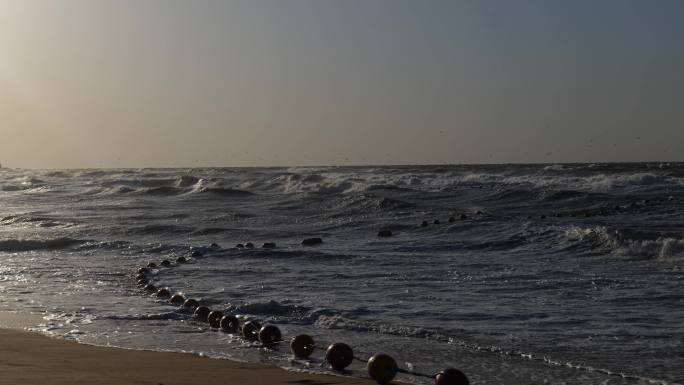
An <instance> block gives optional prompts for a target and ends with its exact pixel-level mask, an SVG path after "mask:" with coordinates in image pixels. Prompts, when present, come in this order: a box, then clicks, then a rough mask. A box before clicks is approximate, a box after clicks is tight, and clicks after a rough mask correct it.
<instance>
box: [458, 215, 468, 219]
mask: <svg viewBox="0 0 684 385" xmlns="http://www.w3.org/2000/svg"><path fill="white" fill-rule="evenodd" d="M459 218H461V220H464V219H468V216H467V215H465V214H461V215H460V216H459Z"/></svg>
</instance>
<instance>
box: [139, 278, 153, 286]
mask: <svg viewBox="0 0 684 385" xmlns="http://www.w3.org/2000/svg"><path fill="white" fill-rule="evenodd" d="M148 283H150V281H148V280H147V278H142V279H139V280H138V286H145V285H147V284H148Z"/></svg>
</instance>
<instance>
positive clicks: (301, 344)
mask: <svg viewBox="0 0 684 385" xmlns="http://www.w3.org/2000/svg"><path fill="white" fill-rule="evenodd" d="M290 350H292V353H293V354H294V355H295V357H297V358H307V357H309V356H310V355H311V353H313V351H314V339H313V338H312V337H311V336H310V335H307V334H300V335H298V336H297V337H295V338H293V339H292V341H290Z"/></svg>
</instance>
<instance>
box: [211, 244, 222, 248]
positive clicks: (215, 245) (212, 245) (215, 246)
mask: <svg viewBox="0 0 684 385" xmlns="http://www.w3.org/2000/svg"><path fill="white" fill-rule="evenodd" d="M209 247H211V248H212V249H220V248H221V246H219V245H218V243H212V244H211V245H209Z"/></svg>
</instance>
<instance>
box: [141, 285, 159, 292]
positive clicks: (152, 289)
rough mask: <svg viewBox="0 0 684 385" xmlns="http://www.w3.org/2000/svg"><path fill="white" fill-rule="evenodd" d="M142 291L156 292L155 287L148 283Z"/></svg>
mask: <svg viewBox="0 0 684 385" xmlns="http://www.w3.org/2000/svg"><path fill="white" fill-rule="evenodd" d="M143 289H145V290H146V291H157V287H156V286H154V285H153V284H151V283H148V284H147V285H145V287H144V288H143Z"/></svg>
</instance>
